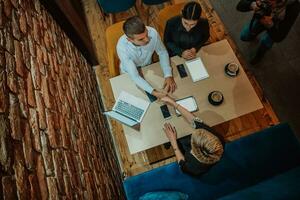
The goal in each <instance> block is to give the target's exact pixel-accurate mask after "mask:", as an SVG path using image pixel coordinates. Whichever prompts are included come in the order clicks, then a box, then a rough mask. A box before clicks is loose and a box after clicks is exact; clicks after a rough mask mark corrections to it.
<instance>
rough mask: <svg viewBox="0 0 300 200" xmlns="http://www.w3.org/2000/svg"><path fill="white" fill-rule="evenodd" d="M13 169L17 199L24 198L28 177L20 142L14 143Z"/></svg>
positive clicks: (26, 192)
mask: <svg viewBox="0 0 300 200" xmlns="http://www.w3.org/2000/svg"><path fill="white" fill-rule="evenodd" d="M14 156H15V160H14V165H13V168H14V171H15V178H16V185H17V189H18V192H17V193H18V199H26V198H27V197H28V196H29V194H28V185H29V184H28V179H27V176H28V175H27V172H26V169H25V160H24V154H23V148H22V145H21V144H15V145H14Z"/></svg>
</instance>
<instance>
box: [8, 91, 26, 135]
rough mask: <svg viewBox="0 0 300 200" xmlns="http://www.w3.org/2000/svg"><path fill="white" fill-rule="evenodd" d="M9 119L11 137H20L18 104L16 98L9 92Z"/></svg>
mask: <svg viewBox="0 0 300 200" xmlns="http://www.w3.org/2000/svg"><path fill="white" fill-rule="evenodd" d="M9 102H10V106H9V117H8V118H9V121H10V127H11V137H12V138H13V139H15V140H21V139H22V136H23V134H22V132H21V119H20V104H19V101H18V98H17V97H16V96H15V95H13V94H9Z"/></svg>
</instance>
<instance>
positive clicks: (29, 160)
mask: <svg viewBox="0 0 300 200" xmlns="http://www.w3.org/2000/svg"><path fill="white" fill-rule="evenodd" d="M22 126H23V127H22V131H23V132H24V137H23V152H24V158H25V165H26V168H27V169H28V170H33V169H34V168H35V165H34V160H33V156H34V155H33V154H34V152H33V148H32V142H31V129H30V126H29V123H28V121H27V120H22Z"/></svg>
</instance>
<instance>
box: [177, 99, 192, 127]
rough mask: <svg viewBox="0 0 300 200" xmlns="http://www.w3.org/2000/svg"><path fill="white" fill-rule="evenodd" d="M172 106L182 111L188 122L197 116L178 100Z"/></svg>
mask: <svg viewBox="0 0 300 200" xmlns="http://www.w3.org/2000/svg"><path fill="white" fill-rule="evenodd" d="M172 106H173V107H174V108H175V109H176V110H178V111H179V112H180V113H181V115H182V116H183V117H184V118H185V119H186V120H187V121H188V123H192V122H193V120H194V118H195V115H194V114H192V113H191V112H190V111H188V110H187V109H185V108H184V107H183V106H181V105H180V104H178V103H176V102H173V103H172Z"/></svg>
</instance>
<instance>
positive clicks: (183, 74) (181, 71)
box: [177, 64, 187, 78]
mask: <svg viewBox="0 0 300 200" xmlns="http://www.w3.org/2000/svg"><path fill="white" fill-rule="evenodd" d="M177 70H178V73H179V76H180V77H181V78H184V77H187V73H186V70H185V67H184V65H183V64H180V65H177Z"/></svg>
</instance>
